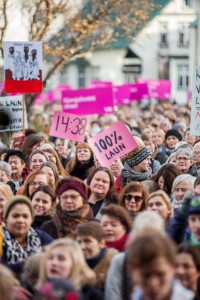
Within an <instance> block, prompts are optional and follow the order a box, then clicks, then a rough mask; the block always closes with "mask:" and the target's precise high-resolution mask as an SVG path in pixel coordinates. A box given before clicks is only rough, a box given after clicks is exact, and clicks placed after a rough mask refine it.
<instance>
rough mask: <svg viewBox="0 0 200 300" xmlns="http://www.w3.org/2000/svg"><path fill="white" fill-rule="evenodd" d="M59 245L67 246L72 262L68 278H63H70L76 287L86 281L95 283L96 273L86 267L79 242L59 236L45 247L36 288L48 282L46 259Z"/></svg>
mask: <svg viewBox="0 0 200 300" xmlns="http://www.w3.org/2000/svg"><path fill="white" fill-rule="evenodd" d="M59 246H65V247H66V248H68V250H69V252H70V255H71V259H72V262H73V267H72V271H71V274H70V275H69V278H65V279H68V280H70V281H71V282H72V283H73V284H74V285H75V286H76V287H77V288H78V289H80V288H82V287H83V286H84V285H86V284H88V283H90V284H91V283H92V284H95V281H96V275H95V273H94V271H93V270H91V269H90V268H89V267H88V265H87V263H86V261H85V258H84V255H83V253H82V250H81V248H80V246H79V244H78V243H77V242H76V241H74V240H72V239H70V238H61V239H57V240H55V241H53V242H52V243H51V244H50V245H48V246H47V247H46V250H45V255H44V259H43V263H42V265H41V268H40V274H39V279H38V283H37V285H36V288H38V289H39V288H40V287H41V286H42V285H43V284H45V283H46V282H48V278H47V273H46V266H47V260H48V258H49V256H50V254H51V251H52V250H53V249H54V248H56V247H59Z"/></svg>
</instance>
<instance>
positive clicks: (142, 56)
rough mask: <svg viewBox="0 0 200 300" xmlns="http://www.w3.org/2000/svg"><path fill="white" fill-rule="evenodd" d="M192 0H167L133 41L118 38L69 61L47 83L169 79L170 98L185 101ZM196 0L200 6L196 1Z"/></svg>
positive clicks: (75, 83)
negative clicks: (80, 57)
mask: <svg viewBox="0 0 200 300" xmlns="http://www.w3.org/2000/svg"><path fill="white" fill-rule="evenodd" d="M192 1H193V0H172V1H170V2H169V4H168V5H166V7H165V8H164V9H163V10H162V11H160V13H159V15H157V16H155V17H154V18H153V20H152V21H150V22H149V23H148V24H147V26H146V27H145V28H144V29H143V30H142V31H141V32H140V33H139V34H138V36H137V37H136V39H135V41H134V43H132V44H131V45H130V44H129V45H128V43H127V41H125V40H119V41H117V42H115V43H113V44H112V47H104V48H103V49H99V50H96V51H94V52H93V53H88V54H87V55H86V56H85V58H84V59H79V60H77V61H75V62H74V63H73V62H71V63H70V64H69V65H67V66H66V68H65V69H63V71H62V72H61V73H60V74H59V75H55V76H54V77H53V78H52V80H51V81H50V82H49V86H51V87H52V85H56V84H58V83H61V82H62V83H67V84H71V85H72V86H73V87H74V88H79V87H86V86H87V85H88V82H89V81H90V80H103V81H112V82H114V83H115V84H123V83H124V82H134V81H135V80H136V79H137V78H138V77H142V78H145V79H157V78H162V79H170V80H171V81H172V97H173V98H174V99H176V100H177V101H178V102H179V103H183V104H184V103H186V100H187V90H188V87H189V84H190V83H189V75H190V70H189V56H190V53H191V52H192V51H194V49H193V47H194V45H193V44H192V45H191V46H192V49H193V50H192V49H190V38H189V30H190V25H191V24H192V23H193V22H194V21H195V20H196V19H197V14H196V13H195V10H194V9H193V8H192V7H191V2H192ZM196 2H198V3H199V5H200V1H199V0H196ZM198 11H199V12H200V8H199V9H198ZM198 43H200V39H199V40H198ZM199 49H200V47H199ZM195 55H196V54H195ZM195 55H194V57H196V56H195ZM198 60H199V61H200V55H199V57H198ZM199 64H200V63H199Z"/></svg>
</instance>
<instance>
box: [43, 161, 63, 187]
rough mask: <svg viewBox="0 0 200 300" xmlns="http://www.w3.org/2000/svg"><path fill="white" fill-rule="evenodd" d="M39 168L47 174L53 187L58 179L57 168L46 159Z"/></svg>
mask: <svg viewBox="0 0 200 300" xmlns="http://www.w3.org/2000/svg"><path fill="white" fill-rule="evenodd" d="M41 170H42V171H43V172H45V173H46V174H47V176H48V177H49V179H50V180H51V183H52V185H53V187H55V185H56V183H57V182H58V180H59V174H58V169H57V167H56V165H55V164H54V163H51V162H50V161H47V162H45V163H43V164H42V165H41Z"/></svg>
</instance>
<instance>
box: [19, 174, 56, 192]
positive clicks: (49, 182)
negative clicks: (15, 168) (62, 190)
mask: <svg viewBox="0 0 200 300" xmlns="http://www.w3.org/2000/svg"><path fill="white" fill-rule="evenodd" d="M36 175H45V177H46V178H47V185H49V186H51V187H53V186H52V183H51V180H50V178H49V177H48V176H47V175H46V173H45V172H44V171H42V170H35V171H33V172H31V173H30V174H29V175H28V177H27V178H26V181H25V183H24V188H23V195H24V196H27V197H30V195H29V184H30V183H31V182H32V181H33V180H34V179H35V176H36Z"/></svg>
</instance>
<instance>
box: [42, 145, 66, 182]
mask: <svg viewBox="0 0 200 300" xmlns="http://www.w3.org/2000/svg"><path fill="white" fill-rule="evenodd" d="M43 151H44V152H45V153H46V155H47V156H48V159H49V161H50V162H52V163H54V164H55V165H56V167H57V169H58V173H59V175H60V176H62V177H66V175H67V172H66V171H65V169H64V168H63V166H62V163H61V161H60V158H59V156H58V154H57V152H56V151H55V150H53V149H51V148H47V149H44V150H43Z"/></svg>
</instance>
